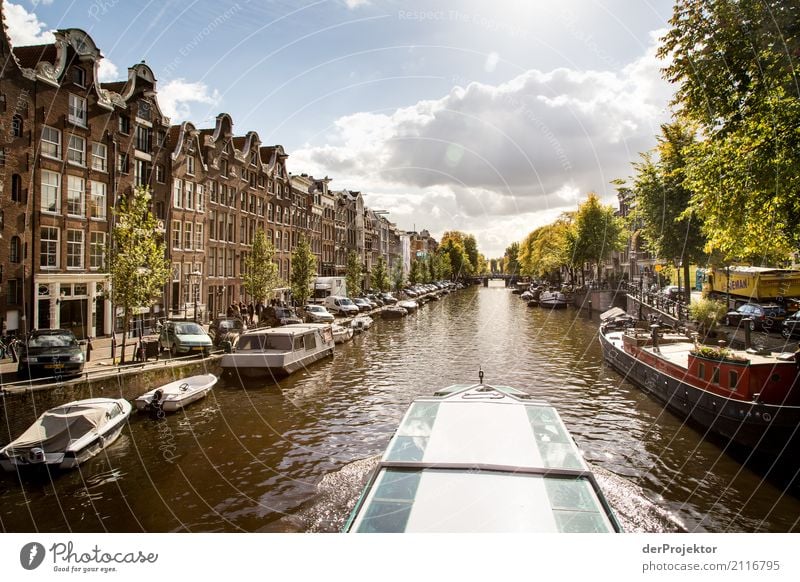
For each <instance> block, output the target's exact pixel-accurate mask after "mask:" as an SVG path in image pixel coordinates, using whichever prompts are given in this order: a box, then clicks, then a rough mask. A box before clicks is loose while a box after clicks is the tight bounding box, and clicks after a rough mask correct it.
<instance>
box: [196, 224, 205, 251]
mask: <svg viewBox="0 0 800 582" xmlns="http://www.w3.org/2000/svg"><path fill="white" fill-rule="evenodd" d="M203 242H204V241H203V224H202V223H200V222H197V223H195V225H194V248H196V249H197V250H201V249H202V248H203Z"/></svg>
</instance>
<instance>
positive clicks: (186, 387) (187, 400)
mask: <svg viewBox="0 0 800 582" xmlns="http://www.w3.org/2000/svg"><path fill="white" fill-rule="evenodd" d="M217 380H218V378H217V377H216V376H215V375H214V374H200V375H197V376H190V377H188V378H182V379H180V380H174V381H172V382H170V383H168V384H164V385H163V386H160V387H158V388H154V389H153V390H150V391H149V392H145V393H144V394H142V395H141V396H139V397H138V398H137V399H136V401H135V404H136V410H154V411H158V410H163V411H164V412H176V411H177V410H180V409H181V408H183V407H185V406H188V405H189V404H191V403H192V402H195V401H197V400H200V399H201V398H205V397H206V395H207V394H208V393H209V392H210V391H211V389H212V388H213V387H214V384H216V383H217Z"/></svg>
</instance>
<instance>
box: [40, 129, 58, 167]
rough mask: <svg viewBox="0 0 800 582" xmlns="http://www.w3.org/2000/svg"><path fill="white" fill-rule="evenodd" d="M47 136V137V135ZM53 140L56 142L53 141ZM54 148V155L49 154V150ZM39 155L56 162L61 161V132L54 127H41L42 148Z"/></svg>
mask: <svg viewBox="0 0 800 582" xmlns="http://www.w3.org/2000/svg"><path fill="white" fill-rule="evenodd" d="M48 134H49V135H48ZM53 138H55V140H56V141H53ZM53 148H55V154H52V153H50V150H52V149H53ZM40 151H41V154H42V155H43V156H45V157H46V158H53V159H56V160H60V159H61V130H58V129H56V128H55V127H50V126H49V125H45V126H44V127H42V146H41V149H40Z"/></svg>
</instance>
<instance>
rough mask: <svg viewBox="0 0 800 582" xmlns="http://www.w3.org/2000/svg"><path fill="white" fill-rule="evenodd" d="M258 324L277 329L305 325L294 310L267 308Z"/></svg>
mask: <svg viewBox="0 0 800 582" xmlns="http://www.w3.org/2000/svg"><path fill="white" fill-rule="evenodd" d="M258 323H259V324H260V325H268V326H270V327H277V326H279V325H289V324H290V323H303V320H302V319H300V318H299V317H297V314H296V313H295V312H294V310H293V309H290V308H288V307H267V308H266V309H264V310H263V311H262V312H261V319H260V320H259V322H258Z"/></svg>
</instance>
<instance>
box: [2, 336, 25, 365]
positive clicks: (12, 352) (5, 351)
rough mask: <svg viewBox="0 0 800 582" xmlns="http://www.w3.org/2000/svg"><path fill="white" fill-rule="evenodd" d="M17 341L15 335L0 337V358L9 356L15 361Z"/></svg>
mask: <svg viewBox="0 0 800 582" xmlns="http://www.w3.org/2000/svg"><path fill="white" fill-rule="evenodd" d="M19 343H20V341H19V339H18V338H17V337H16V336H5V337H3V338H0V360H4V359H6V358H8V357H10V358H11V360H12V361H13V362H16V361H17V353H18V351H19V349H18V347H19Z"/></svg>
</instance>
